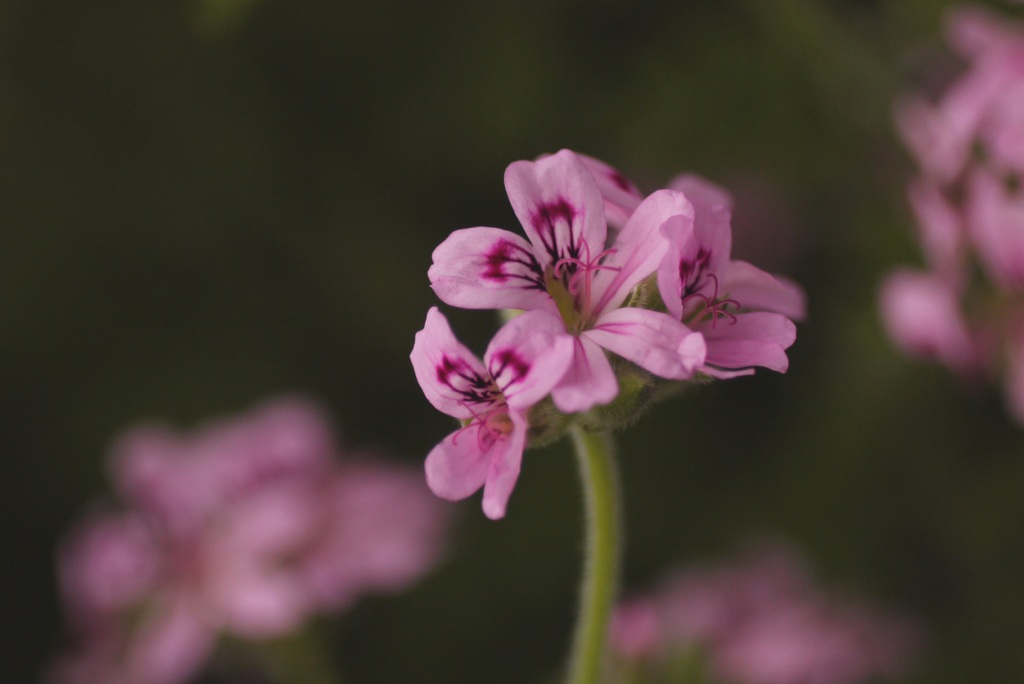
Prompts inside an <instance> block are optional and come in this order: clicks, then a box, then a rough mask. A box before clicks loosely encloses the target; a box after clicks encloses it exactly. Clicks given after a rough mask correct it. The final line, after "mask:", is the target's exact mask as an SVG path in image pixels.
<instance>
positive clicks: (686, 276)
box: [679, 247, 711, 298]
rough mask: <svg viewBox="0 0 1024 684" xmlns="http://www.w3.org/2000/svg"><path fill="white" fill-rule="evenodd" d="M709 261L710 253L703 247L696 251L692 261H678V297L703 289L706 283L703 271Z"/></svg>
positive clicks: (705, 269)
mask: <svg viewBox="0 0 1024 684" xmlns="http://www.w3.org/2000/svg"><path fill="white" fill-rule="evenodd" d="M710 261H711V252H710V251H708V250H707V249H706V248H704V247H701V248H700V249H698V250H697V256H695V257H694V258H693V260H689V259H680V260H679V281H680V288H679V289H680V291H679V296H680V297H684V298H685V297H687V296H689V295H692V294H695V293H697V292H699V291H700V290H701V289H702V288H703V287H704V285H705V284H706V283H707V278H706V277H705V276H706V273H705V271H707V268H708V264H709V263H710Z"/></svg>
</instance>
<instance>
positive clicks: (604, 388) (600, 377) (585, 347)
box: [551, 336, 619, 413]
mask: <svg viewBox="0 0 1024 684" xmlns="http://www.w3.org/2000/svg"><path fill="white" fill-rule="evenodd" d="M618 394H619V383H618V381H617V380H616V379H615V372H614V371H613V370H612V365H611V363H609V362H608V358H607V357H606V356H605V355H604V350H603V349H601V347H600V345H598V344H597V343H596V342H593V341H591V340H588V339H587V338H586V337H584V336H580V337H577V338H575V339H574V348H573V358H572V364H571V365H570V366H569V370H568V371H566V373H565V375H564V376H562V380H561V382H559V383H558V385H557V386H556V387H555V389H554V390H552V392H551V398H552V399H553V400H554V402H555V406H557V407H558V409H559V410H560V411H563V412H565V413H576V412H578V411H586V410H587V409H589V408H591V407H593V406H595V405H597V404H607V403H608V402H610V401H611V400H612V399H614V398H615V397H616V396H618Z"/></svg>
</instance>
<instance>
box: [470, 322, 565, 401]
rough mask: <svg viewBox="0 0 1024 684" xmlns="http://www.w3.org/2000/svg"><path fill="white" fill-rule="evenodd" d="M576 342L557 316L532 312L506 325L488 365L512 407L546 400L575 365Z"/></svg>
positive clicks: (495, 341) (490, 349)
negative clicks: (572, 364)
mask: <svg viewBox="0 0 1024 684" xmlns="http://www.w3.org/2000/svg"><path fill="white" fill-rule="evenodd" d="M572 356H573V340H572V337H571V336H569V335H566V334H565V324H564V323H562V319H561V318H559V317H557V316H552V315H550V314H547V313H544V312H541V311H530V312H527V313H524V314H522V315H520V316H516V317H515V318H513V319H512V320H511V321H509V322H508V323H506V324H505V325H504V326H503V327H502V328H501V330H499V331H498V333H497V334H496V335H495V336H494V339H493V340H491V343H490V345H488V347H487V352H486V353H485V354H484V364H485V365H486V366H487V370H488V372H489V373H490V375H491V377H492V378H494V381H495V383H496V384H497V385H498V387H499V388H501V391H502V393H503V394H504V395H505V399H506V401H507V402H508V404H509V406H515V407H517V408H523V409H525V408H528V407H530V406H533V405H534V404H536V403H537V402H538V401H540V400H541V399H543V398H544V397H545V396H546V395H547V394H548V393H549V392H550V391H551V390H552V388H553V387H554V386H555V385H556V384H557V383H558V381H559V380H561V379H562V376H563V375H564V374H565V371H566V369H567V368H568V367H569V364H570V363H571V362H572Z"/></svg>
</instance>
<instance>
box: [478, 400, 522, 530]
mask: <svg viewBox="0 0 1024 684" xmlns="http://www.w3.org/2000/svg"><path fill="white" fill-rule="evenodd" d="M509 417H510V418H511V419H512V425H513V429H512V432H511V433H510V434H509V435H508V436H507V437H506V438H504V439H499V440H498V441H497V442H496V443H495V448H494V449H493V450H492V453H491V465H490V468H488V470H487V482H486V484H484V498H483V509H484V515H486V516H487V517H488V518H490V519H491V520H499V519H501V518H504V517H505V509H506V507H507V506H508V499H509V496H511V494H512V489H513V488H514V487H515V486H516V480H518V479H519V466H520V464H521V463H522V460H523V449H524V448H525V446H526V428H527V426H528V421H527V420H526V417H525V416H524V415H522V414H520V413H519V412H517V411H512V412H511V413H510V414H509Z"/></svg>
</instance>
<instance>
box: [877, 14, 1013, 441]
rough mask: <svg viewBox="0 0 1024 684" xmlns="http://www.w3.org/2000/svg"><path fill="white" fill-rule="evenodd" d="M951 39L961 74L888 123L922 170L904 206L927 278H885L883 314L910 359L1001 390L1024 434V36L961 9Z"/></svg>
mask: <svg viewBox="0 0 1024 684" xmlns="http://www.w3.org/2000/svg"><path fill="white" fill-rule="evenodd" d="M947 34H948V39H949V42H950V44H951V45H952V46H953V48H954V49H955V50H956V52H957V53H958V54H959V55H960V57H962V58H963V59H964V60H965V62H966V68H965V70H964V71H963V73H962V74H960V75H959V77H958V78H957V80H956V81H955V82H954V83H952V84H951V85H950V87H949V88H948V89H947V90H946V91H945V92H944V94H943V95H942V97H941V98H939V99H938V100H937V101H935V102H931V101H928V100H927V99H925V98H924V97H917V96H915V97H909V98H906V99H905V100H903V101H902V102H901V103H900V104H899V105H898V107H897V112H896V118H897V124H898V127H899V130H900V132H901V134H902V136H903V138H904V141H905V142H906V144H907V147H908V148H909V149H910V151H911V153H912V154H913V156H914V157H915V159H916V160H917V162H918V165H919V166H920V170H921V173H920V176H919V177H918V178H917V179H915V180H914V181H913V182H912V183H911V184H910V186H909V199H910V204H911V208H912V209H913V212H914V214H915V217H916V219H917V224H918V228H919V237H920V240H921V244H922V247H923V251H924V255H925V261H926V263H927V270H925V271H920V270H914V269H901V270H899V271H897V272H896V273H894V274H892V275H891V276H890V277H889V279H888V280H887V281H886V282H885V284H884V285H883V287H882V291H881V303H882V314H883V318H884V321H885V324H886V327H887V328H888V330H889V333H890V335H891V337H892V338H893V339H894V340H895V341H896V343H897V344H898V345H899V346H900V347H902V348H903V349H904V350H905V351H907V352H908V353H910V354H914V355H917V356H922V357H927V358H932V359H935V360H937V361H939V362H941V363H943V364H945V365H947V366H949V367H950V368H952V369H954V370H955V371H957V372H958V373H960V374H962V375H965V376H968V377H976V376H983V375H986V374H987V375H989V376H991V377H995V378H998V377H1003V378H1005V380H1004V382H1005V385H1006V387H1007V403H1008V406H1009V409H1010V411H1011V412H1012V413H1013V415H1014V416H1015V417H1016V419H1017V421H1018V422H1020V423H1024V306H1021V303H1022V302H1021V294H1022V293H1024V186H1022V184H1021V181H1022V179H1024V30H1021V28H1020V27H1016V26H1012V25H1011V24H1009V23H1005V22H1003V21H1002V20H1000V19H998V18H997V17H995V16H994V15H992V14H990V13H988V12H987V11H984V10H982V9H980V8H973V7H969V8H962V9H959V10H957V11H955V12H953V13H951V14H950V15H949V21H948V23H947Z"/></svg>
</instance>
